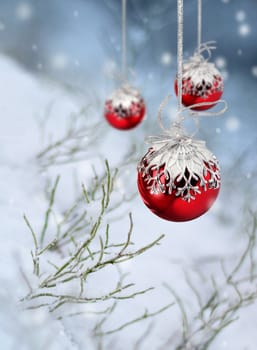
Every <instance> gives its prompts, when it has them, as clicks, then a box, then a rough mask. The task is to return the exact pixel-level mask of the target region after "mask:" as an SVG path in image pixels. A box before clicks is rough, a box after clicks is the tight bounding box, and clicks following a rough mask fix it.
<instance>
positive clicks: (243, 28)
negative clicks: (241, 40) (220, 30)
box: [238, 23, 251, 36]
mask: <svg viewBox="0 0 257 350" xmlns="http://www.w3.org/2000/svg"><path fill="white" fill-rule="evenodd" d="M250 32H251V27H250V26H249V24H247V23H244V24H241V25H240V26H239V27H238V34H239V35H240V36H247V35H249V34H250Z"/></svg>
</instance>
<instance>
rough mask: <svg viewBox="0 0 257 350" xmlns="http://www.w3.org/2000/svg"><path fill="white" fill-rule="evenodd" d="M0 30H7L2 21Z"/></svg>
mask: <svg viewBox="0 0 257 350" xmlns="http://www.w3.org/2000/svg"><path fill="white" fill-rule="evenodd" d="M0 30H1V31H2V30H5V24H4V23H3V22H2V21H0Z"/></svg>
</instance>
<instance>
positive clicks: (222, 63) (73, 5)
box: [0, 0, 257, 178]
mask: <svg viewBox="0 0 257 350" xmlns="http://www.w3.org/2000/svg"><path fill="white" fill-rule="evenodd" d="M0 10H1V12H0V13H1V16H0V50H1V52H2V53H3V54H4V55H8V56H11V57H13V58H14V59H15V60H17V61H18V62H20V63H21V64H22V65H24V67H26V69H28V70H30V71H32V72H34V73H37V74H40V75H42V76H44V77H48V78H51V79H52V80H55V81H56V80H57V81H60V82H62V83H65V84H68V85H69V86H71V87H72V88H74V89H76V88H77V89H80V91H83V92H84V93H85V96H86V94H90V93H91V94H95V95H98V98H99V99H100V101H101V102H100V103H102V104H103V103H104V99H105V98H106V97H107V96H108V95H109V94H110V92H112V90H113V89H114V88H115V86H117V85H118V82H117V81H115V80H114V79H113V73H117V71H118V70H119V67H120V61H121V60H120V58H121V1H120V0H73V1H69V0H44V1H42V0H41V1H40V0H30V1H29V0H24V1H21V0H9V1H1V2H0ZM196 15H197V1H196V0H195V1H185V2H184V50H185V56H186V57H188V56H190V55H192V54H193V52H194V50H195V48H196V36H197V25H196V24H197V17H196ZM256 23H257V1H255V0H244V1H242V0H215V1H213V0H203V41H208V40H216V41H217V49H216V50H215V51H213V56H212V58H211V60H212V61H213V62H215V63H216V66H217V67H218V69H219V70H220V71H221V72H222V74H223V76H224V79H225V92H224V98H225V99H226V100H227V102H228V104H229V110H228V111H227V112H226V114H225V115H224V116H223V117H221V118H213V119H211V118H206V119H205V120H202V121H201V126H202V128H201V130H202V134H203V137H204V138H206V139H207V140H208V142H209V144H210V147H211V148H213V149H216V150H217V151H216V154H217V155H218V157H219V158H220V160H221V161H223V162H225V163H226V164H229V162H230V160H231V159H232V158H233V159H234V157H237V156H239V155H240V154H242V153H244V154H245V155H246V156H248V157H246V156H244V159H243V162H242V161H241V162H240V164H241V165H242V164H245V163H247V164H245V165H244V169H243V172H244V176H248V178H249V177H252V175H253V174H254V171H255V164H256V161H257V159H256V152H255V151H254V150H255V148H256V131H257V123H256V109H257V25H256ZM127 31H128V49H127V51H128V60H127V61H128V65H129V67H130V68H131V69H132V70H133V71H134V75H135V77H133V75H132V78H131V80H132V82H133V84H135V85H136V86H138V87H139V88H140V89H141V91H142V94H143V96H144V98H145V100H146V103H147V107H148V119H147V121H146V122H145V126H146V128H148V129H147V130H148V131H149V130H151V129H153V128H155V127H156V119H155V118H156V112H157V109H158V106H159V104H160V102H161V101H162V100H163V98H164V97H165V96H166V95H167V94H169V93H172V94H173V81H174V77H175V74H176V45H177V43H176V32H177V20H176V1H175V0H162V1H156V0H127ZM172 104H173V105H172ZM171 105H172V106H171V110H170V113H173V114H174V113H175V107H176V102H175V99H174V100H173V102H171ZM214 134H215V135H214ZM214 136H215V137H214ZM224 148H225V149H226V151H225V152H224ZM232 156H233V157H232ZM247 160H248V161H247ZM249 174H250V175H249Z"/></svg>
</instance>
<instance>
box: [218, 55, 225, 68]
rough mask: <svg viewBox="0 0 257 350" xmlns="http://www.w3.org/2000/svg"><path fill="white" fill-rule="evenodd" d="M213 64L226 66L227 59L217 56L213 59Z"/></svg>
mask: <svg viewBox="0 0 257 350" xmlns="http://www.w3.org/2000/svg"><path fill="white" fill-rule="evenodd" d="M215 64H216V66H217V67H218V68H220V69H223V68H225V67H226V66H227V61H226V59H225V58H224V57H221V56H220V57H217V58H216V60H215Z"/></svg>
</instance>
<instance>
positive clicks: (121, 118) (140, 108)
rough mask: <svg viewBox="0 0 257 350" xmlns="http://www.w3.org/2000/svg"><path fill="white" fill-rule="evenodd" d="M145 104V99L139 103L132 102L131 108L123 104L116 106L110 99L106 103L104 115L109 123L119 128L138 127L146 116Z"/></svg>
mask: <svg viewBox="0 0 257 350" xmlns="http://www.w3.org/2000/svg"><path fill="white" fill-rule="evenodd" d="M144 115H145V104H144V102H143V100H141V101H140V102H139V103H135V102H131V105H130V107H129V108H124V107H122V106H121V105H120V106H119V107H118V108H114V107H113V105H112V102H111V101H110V100H108V101H106V103H105V112H104V116H105V118H106V120H107V121H108V123H109V124H110V125H111V126H113V127H114V128H116V129H119V130H129V129H132V128H134V127H136V126H137V125H138V124H139V123H140V122H141V121H142V120H143V118H144Z"/></svg>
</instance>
